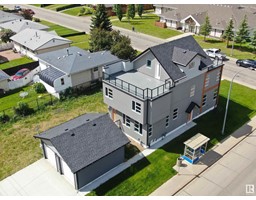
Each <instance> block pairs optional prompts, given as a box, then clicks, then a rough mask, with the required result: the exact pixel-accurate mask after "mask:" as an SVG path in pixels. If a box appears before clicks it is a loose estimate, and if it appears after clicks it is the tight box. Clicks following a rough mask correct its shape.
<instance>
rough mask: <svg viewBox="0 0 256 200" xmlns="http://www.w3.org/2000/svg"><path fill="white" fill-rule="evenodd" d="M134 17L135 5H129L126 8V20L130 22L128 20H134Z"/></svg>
mask: <svg viewBox="0 0 256 200" xmlns="http://www.w3.org/2000/svg"><path fill="white" fill-rule="evenodd" d="M134 17H135V5H134V4H129V5H128V6H127V19H128V21H130V18H132V19H134Z"/></svg>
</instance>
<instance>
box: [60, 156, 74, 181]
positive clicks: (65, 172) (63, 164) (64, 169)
mask: <svg viewBox="0 0 256 200" xmlns="http://www.w3.org/2000/svg"><path fill="white" fill-rule="evenodd" d="M60 161H61V167H62V173H63V175H64V177H65V178H66V179H67V180H68V181H69V182H70V183H71V184H72V185H73V186H75V184H74V174H73V173H72V172H71V170H70V168H69V167H68V165H67V164H66V162H65V161H64V160H62V159H60Z"/></svg>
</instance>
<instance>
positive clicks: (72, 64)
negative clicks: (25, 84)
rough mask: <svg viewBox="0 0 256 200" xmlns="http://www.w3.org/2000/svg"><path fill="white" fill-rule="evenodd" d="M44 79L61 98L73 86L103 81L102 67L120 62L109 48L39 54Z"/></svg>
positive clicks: (50, 90)
mask: <svg viewBox="0 0 256 200" xmlns="http://www.w3.org/2000/svg"><path fill="white" fill-rule="evenodd" d="M38 59H39V65H40V69H41V72H40V74H39V77H40V82H41V83H43V84H44V85H45V87H46V89H47V91H48V92H49V93H51V94H53V95H55V96H57V97H59V93H60V92H61V91H63V90H65V89H67V88H69V87H76V88H77V87H89V86H90V85H91V84H93V83H95V82H97V81H101V79H102V66H104V65H107V64H111V63H114V62H118V61H120V59H119V58H118V57H116V56H114V55H112V54H111V53H110V52H109V51H99V52H94V53H91V52H89V51H85V50H83V49H80V48H78V47H75V46H73V47H69V48H64V49H59V50H56V51H51V52H48V53H43V54H40V55H38Z"/></svg>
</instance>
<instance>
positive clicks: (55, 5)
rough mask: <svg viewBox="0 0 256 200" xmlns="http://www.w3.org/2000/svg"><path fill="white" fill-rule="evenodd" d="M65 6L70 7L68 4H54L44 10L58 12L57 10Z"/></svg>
mask: <svg viewBox="0 0 256 200" xmlns="http://www.w3.org/2000/svg"><path fill="white" fill-rule="evenodd" d="M65 5H68V4H52V5H49V6H46V7H44V8H46V9H49V10H56V8H58V7H62V6H65Z"/></svg>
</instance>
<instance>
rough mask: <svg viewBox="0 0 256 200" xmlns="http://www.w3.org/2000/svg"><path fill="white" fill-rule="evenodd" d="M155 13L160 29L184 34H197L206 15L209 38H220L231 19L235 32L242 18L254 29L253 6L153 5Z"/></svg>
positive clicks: (254, 8) (254, 13)
mask: <svg viewBox="0 0 256 200" xmlns="http://www.w3.org/2000/svg"><path fill="white" fill-rule="evenodd" d="M154 6H155V13H156V14H157V15H158V16H159V17H160V20H159V21H160V22H161V23H163V24H161V23H156V24H157V25H159V26H161V27H164V26H166V27H168V28H175V29H182V30H183V31H185V32H187V31H188V32H192V33H199V31H200V26H201V25H202V24H203V23H204V22H205V17H206V16H207V15H208V16H209V18H210V23H211V25H212V31H211V33H210V36H213V37H221V36H222V34H223V33H224V31H225V28H226V26H227V24H228V22H229V21H230V19H231V18H232V19H233V20H234V27H235V29H236V30H237V29H238V27H239V25H240V23H241V22H242V20H243V18H244V16H245V15H246V16H247V18H248V25H249V28H250V30H251V32H252V31H253V29H254V28H255V27H256V20H255V19H256V6H255V5H249V4H248V5H238V4H231V5H222V4H155V5H154Z"/></svg>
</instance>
